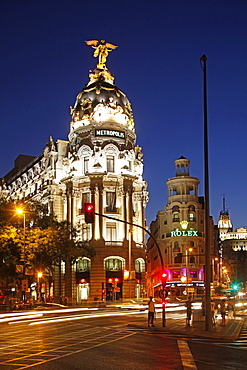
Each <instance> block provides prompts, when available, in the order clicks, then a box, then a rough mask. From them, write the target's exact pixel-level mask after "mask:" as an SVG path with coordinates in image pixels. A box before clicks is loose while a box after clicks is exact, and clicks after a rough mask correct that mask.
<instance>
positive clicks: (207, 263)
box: [200, 54, 212, 331]
mask: <svg viewBox="0 0 247 370" xmlns="http://www.w3.org/2000/svg"><path fill="white" fill-rule="evenodd" d="M200 61H201V66H202V70H203V102H204V109H203V111H204V114H203V117H204V120H203V121H204V192H205V222H204V224H205V227H204V233H205V274H206V279H205V301H206V302H205V303H206V304H205V308H206V316H205V330H207V331H211V330H212V314H211V273H212V272H211V258H210V235H209V233H210V228H209V170H208V119H207V64H206V62H207V57H206V55H205V54H204V55H203V56H202V57H201V58H200Z"/></svg>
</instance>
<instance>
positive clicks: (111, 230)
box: [106, 222, 117, 241]
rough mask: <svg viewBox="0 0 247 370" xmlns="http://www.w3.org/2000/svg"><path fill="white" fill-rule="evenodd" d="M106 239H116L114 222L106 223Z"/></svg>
mask: <svg viewBox="0 0 247 370" xmlns="http://www.w3.org/2000/svg"><path fill="white" fill-rule="evenodd" d="M106 240H107V241H116V240H117V228H116V223H115V222H107V223H106Z"/></svg>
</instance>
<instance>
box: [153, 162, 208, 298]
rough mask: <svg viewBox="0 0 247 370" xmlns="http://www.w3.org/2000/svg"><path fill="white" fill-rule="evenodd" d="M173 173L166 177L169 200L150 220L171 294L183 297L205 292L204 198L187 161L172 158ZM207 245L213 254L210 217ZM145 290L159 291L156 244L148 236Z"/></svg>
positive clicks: (159, 268) (158, 260)
mask: <svg viewBox="0 0 247 370" xmlns="http://www.w3.org/2000/svg"><path fill="white" fill-rule="evenodd" d="M175 167H176V176H175V177H172V178H169V179H168V181H167V183H166V185H167V188H168V204H167V205H166V206H165V209H164V210H163V211H158V213H157V217H156V220H155V221H153V222H152V223H151V226H150V229H151V233H152V234H153V236H154V238H155V240H156V242H157V244H158V246H159V248H160V251H161V254H162V256H163V260H164V266H165V272H166V273H167V277H168V279H167V288H169V289H170V291H171V297H180V298H185V296H186V295H187V294H193V295H194V296H197V295H202V294H203V293H204V264H205V262H204V261H205V258H204V256H205V246H204V243H205V238H204V198H203V197H199V196H198V185H199V180H198V178H196V177H192V176H190V161H189V160H188V159H186V158H184V157H180V158H179V159H177V160H176V161H175ZM210 221H211V222H210V232H211V234H210V247H211V253H212V256H213V252H214V237H213V234H214V233H213V220H212V218H210ZM147 260H148V261H147V276H148V286H147V288H148V292H149V294H151V293H154V294H155V295H158V290H159V289H160V286H159V284H160V282H161V263H160V258H159V253H158V250H157V246H156V245H155V243H154V242H153V241H152V239H151V238H150V239H149V241H148V258H147Z"/></svg>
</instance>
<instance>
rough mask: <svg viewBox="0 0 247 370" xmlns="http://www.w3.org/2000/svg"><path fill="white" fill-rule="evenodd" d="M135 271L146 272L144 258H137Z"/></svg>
mask: <svg viewBox="0 0 247 370" xmlns="http://www.w3.org/2000/svg"><path fill="white" fill-rule="evenodd" d="M135 271H136V272H145V262H144V259H143V258H138V259H137V260H135Z"/></svg>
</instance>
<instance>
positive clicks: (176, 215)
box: [172, 213, 180, 222]
mask: <svg viewBox="0 0 247 370" xmlns="http://www.w3.org/2000/svg"><path fill="white" fill-rule="evenodd" d="M179 221H180V218H179V213H173V218H172V222H179Z"/></svg>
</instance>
